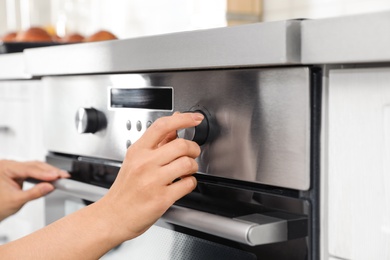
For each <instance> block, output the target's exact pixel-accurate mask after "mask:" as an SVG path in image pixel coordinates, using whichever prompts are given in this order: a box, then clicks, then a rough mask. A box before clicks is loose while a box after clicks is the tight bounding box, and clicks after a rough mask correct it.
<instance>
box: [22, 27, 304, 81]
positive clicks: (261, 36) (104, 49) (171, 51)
mask: <svg viewBox="0 0 390 260" xmlns="http://www.w3.org/2000/svg"><path fill="white" fill-rule="evenodd" d="M25 56H26V64H27V65H26V66H27V70H28V72H29V73H31V74H33V75H64V74H84V73H117V72H130V71H151V70H154V71H155V70H159V71H161V70H171V69H180V70H183V69H194V68H216V67H219V68H220V67H232V66H234V67H236V66H240V67H242V66H254V65H277V64H297V63H299V61H300V21H293V20H290V21H277V22H268V23H257V24H249V25H242V26H235V27H224V28H216V29H209V30H198V31H192V32H181V33H173V34H167V35H157V36H149V37H140V38H134V39H124V40H115V41H107V42H98V43H82V44H72V45H67V46H54V47H47V48H35V49H29V50H25Z"/></svg>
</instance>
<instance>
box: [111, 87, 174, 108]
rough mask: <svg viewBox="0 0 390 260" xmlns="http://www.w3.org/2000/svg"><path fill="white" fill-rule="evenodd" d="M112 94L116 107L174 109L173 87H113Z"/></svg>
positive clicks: (112, 102)
mask: <svg viewBox="0 0 390 260" xmlns="http://www.w3.org/2000/svg"><path fill="white" fill-rule="evenodd" d="M110 94H111V107H115V108H140V109H155V110H172V109H173V102H172V101H173V89H172V88H128V89H124V88H112V89H111V93H110Z"/></svg>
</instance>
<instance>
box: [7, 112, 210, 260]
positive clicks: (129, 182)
mask: <svg viewBox="0 0 390 260" xmlns="http://www.w3.org/2000/svg"><path fill="white" fill-rule="evenodd" d="M202 119H203V115H201V114H198V113H183V114H174V115H173V116H170V117H164V118H160V119H158V120H156V121H155V122H154V123H153V124H152V126H150V127H149V128H148V129H147V130H146V132H145V134H144V135H143V136H142V137H141V138H140V139H139V140H138V141H137V142H136V143H134V144H133V145H132V146H131V147H130V148H129V149H128V151H127V154H126V158H125V160H124V161H123V164H122V168H121V169H120V171H119V173H118V176H117V178H116V180H115V182H114V184H113V185H112V187H111V188H110V190H109V191H108V192H107V194H106V195H105V196H104V197H103V198H102V199H100V200H98V201H97V202H95V203H92V204H91V205H89V206H87V207H85V208H83V209H81V210H78V211H76V212H74V213H73V214H70V215H68V216H66V217H64V218H62V219H60V220H58V221H56V222H54V223H52V224H51V225H48V226H46V227H45V228H43V229H41V230H38V231H37V232H34V233H33V234H31V235H28V236H25V237H23V238H21V239H19V240H16V241H13V242H10V243H8V244H6V245H3V246H0V255H1V256H2V257H3V258H5V259H79V258H82V259H99V258H100V257H101V256H102V255H104V254H105V253H107V252H108V251H109V250H111V249H112V248H114V247H115V246H117V245H119V244H120V243H122V242H124V241H126V240H129V239H131V238H134V237H136V236H139V235H140V234H142V233H143V232H145V231H146V230H147V229H148V228H149V227H150V226H151V225H153V224H154V222H156V221H157V219H158V218H159V217H161V216H162V215H163V214H164V212H165V211H166V210H167V209H168V208H169V207H170V206H171V205H172V204H173V203H174V202H175V201H176V200H178V199H180V198H181V197H183V196H184V195H186V194H188V193H190V192H191V191H192V190H193V189H194V188H195V187H196V179H195V178H194V177H193V176H192V174H193V173H195V172H196V171H197V170H198V164H197V163H196V161H195V158H196V157H197V156H199V154H200V148H199V146H198V145H197V144H196V143H195V142H192V141H188V140H184V139H177V137H176V131H177V130H179V129H182V128H188V127H194V126H196V125H198V124H200V122H201V121H202ZM48 245H49V246H48Z"/></svg>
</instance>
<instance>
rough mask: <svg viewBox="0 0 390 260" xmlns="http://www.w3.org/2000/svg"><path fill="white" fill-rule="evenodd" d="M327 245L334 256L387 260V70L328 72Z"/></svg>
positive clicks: (389, 98)
mask: <svg viewBox="0 0 390 260" xmlns="http://www.w3.org/2000/svg"><path fill="white" fill-rule="evenodd" d="M328 90H329V92H328V97H329V100H328V101H329V103H328V118H327V122H328V129H327V130H328V132H327V135H328V136H327V138H328V153H327V160H328V176H327V177H328V197H327V199H328V228H329V230H328V232H329V233H328V246H329V253H330V255H331V256H332V257H335V258H336V259H339V258H341V259H350V260H359V259H362V260H363V259H383V260H384V259H390V68H385V67H382V68H366V69H363V68H360V69H339V70H331V71H330V73H329V89H328Z"/></svg>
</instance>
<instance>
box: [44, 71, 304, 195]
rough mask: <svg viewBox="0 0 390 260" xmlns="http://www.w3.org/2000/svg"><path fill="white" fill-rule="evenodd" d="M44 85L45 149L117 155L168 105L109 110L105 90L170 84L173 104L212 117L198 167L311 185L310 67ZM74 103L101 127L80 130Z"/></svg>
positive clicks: (282, 184) (62, 79)
mask: <svg viewBox="0 0 390 260" xmlns="http://www.w3.org/2000/svg"><path fill="white" fill-rule="evenodd" d="M44 83H45V86H46V99H45V100H47V104H46V105H47V106H46V110H45V111H46V120H45V122H46V126H45V130H46V133H45V138H46V140H45V141H46V145H47V148H48V149H49V150H50V151H54V152H61V153H67V154H76V155H82V156H90V157H97V158H103V159H111V160H116V161H122V160H123V158H124V155H125V153H126V149H127V143H134V142H136V141H137V139H138V138H139V137H140V136H141V135H142V134H143V133H144V131H145V129H146V127H147V125H148V123H152V122H154V121H155V120H156V119H157V118H159V117H161V116H164V115H170V114H172V112H173V111H154V110H148V109H131V108H110V107H109V95H108V92H109V88H110V87H115V88H147V87H154V88H158V87H171V88H173V93H174V99H173V103H174V110H177V111H186V110H189V109H191V108H192V107H194V106H195V107H198V108H201V109H203V110H205V111H207V112H208V113H209V114H210V115H211V117H212V119H213V121H214V122H215V124H214V125H213V128H212V129H213V130H215V132H214V138H213V140H211V141H208V142H207V143H206V144H205V145H203V146H202V153H201V155H200V157H199V158H198V162H199V165H200V168H199V171H200V173H203V174H208V175H213V176H219V177H225V178H230V179H237V180H244V181H250V182H257V183H263V184H269V185H274V186H280V187H287V188H292V189H299V190H307V189H309V187H310V173H309V165H310V159H309V152H310V97H309V95H310V71H309V69H308V68H305V67H299V68H285V69H261V70H260V69H249V70H234V71H233V70H226V71H217V70H214V71H196V72H176V73H150V74H126V75H125V74H122V75H96V76H74V77H48V78H45V79H44ZM79 107H86V108H88V107H93V108H95V109H97V110H99V111H101V112H102V113H103V114H104V115H105V117H106V121H107V127H106V128H105V129H103V130H101V131H98V132H96V133H95V134H79V133H78V132H77V130H76V126H75V116H76V112H77V111H78V109H79ZM128 121H130V122H131V125H132V127H131V129H130V130H128V125H127V122H128ZM137 124H139V125H140V126H141V127H142V129H141V130H140V131H139V130H138V129H137V127H136V125H137Z"/></svg>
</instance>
